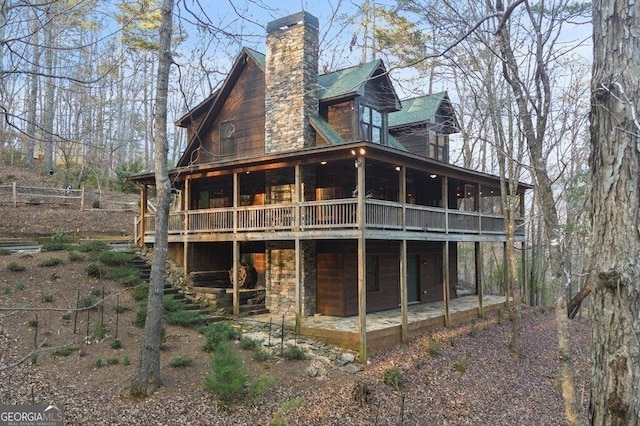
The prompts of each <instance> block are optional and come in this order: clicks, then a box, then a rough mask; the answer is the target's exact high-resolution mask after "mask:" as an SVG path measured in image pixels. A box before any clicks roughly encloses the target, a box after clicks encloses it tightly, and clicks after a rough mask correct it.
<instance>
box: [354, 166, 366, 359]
mask: <svg viewBox="0 0 640 426" xmlns="http://www.w3.org/2000/svg"><path fill="white" fill-rule="evenodd" d="M356 167H357V168H358V170H357V173H358V206H357V221H358V324H359V328H360V351H359V352H360V362H362V363H365V362H367V252H366V240H365V233H364V231H365V192H366V189H365V175H364V173H365V159H364V157H358V159H357V160H356Z"/></svg>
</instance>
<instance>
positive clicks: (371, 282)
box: [367, 254, 380, 293]
mask: <svg viewBox="0 0 640 426" xmlns="http://www.w3.org/2000/svg"><path fill="white" fill-rule="evenodd" d="M374 291H380V261H379V257H378V256H375V255H371V254H370V255H367V292H368V293H371V292H374Z"/></svg>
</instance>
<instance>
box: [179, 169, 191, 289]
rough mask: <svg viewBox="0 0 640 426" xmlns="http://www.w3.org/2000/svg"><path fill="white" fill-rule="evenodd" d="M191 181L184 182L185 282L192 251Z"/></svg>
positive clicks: (183, 252) (183, 251) (183, 269)
mask: <svg viewBox="0 0 640 426" xmlns="http://www.w3.org/2000/svg"><path fill="white" fill-rule="evenodd" d="M190 193H191V179H189V178H188V177H187V179H185V181H184V189H183V190H182V197H181V198H182V200H181V201H182V211H183V212H184V218H183V229H182V241H183V249H182V272H183V275H184V279H185V281H186V280H187V277H189V272H191V270H190V265H189V254H190V253H189V251H190V249H191V246H190V243H189V241H188V238H189V206H190V205H191V194H190Z"/></svg>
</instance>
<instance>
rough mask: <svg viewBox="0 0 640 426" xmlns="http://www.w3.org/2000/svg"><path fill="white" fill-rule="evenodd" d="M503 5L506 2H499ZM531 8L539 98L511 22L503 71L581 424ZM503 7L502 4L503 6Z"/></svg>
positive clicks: (539, 39)
mask: <svg viewBox="0 0 640 426" xmlns="http://www.w3.org/2000/svg"><path fill="white" fill-rule="evenodd" d="M497 4H499V5H500V6H501V5H502V2H497ZM525 7H526V8H527V12H528V14H529V16H530V20H531V23H532V25H533V27H534V28H533V29H534V31H533V34H534V36H535V37H536V44H535V49H536V50H535V52H534V55H535V63H536V69H535V81H534V84H535V86H534V87H535V90H536V93H537V95H538V97H537V98H536V99H534V100H532V99H531V98H530V97H529V93H528V92H527V88H528V87H527V86H526V85H525V84H524V82H525V81H526V79H527V77H523V75H522V74H521V71H520V68H519V66H520V65H519V62H518V59H517V58H516V55H515V53H514V50H513V47H512V46H511V36H510V33H509V27H508V24H507V25H502V26H501V27H500V30H499V31H498V33H497V42H498V45H499V48H500V53H501V56H502V61H503V75H504V77H505V80H506V81H507V83H508V84H509V86H510V87H511V88H512V90H513V93H514V98H515V101H516V105H517V108H518V113H519V118H520V126H521V129H522V133H523V135H524V137H525V139H526V143H527V148H528V150H529V156H530V158H531V163H532V171H533V174H534V178H535V179H534V180H535V182H536V190H537V195H538V197H539V202H540V210H541V214H542V218H543V221H544V229H545V241H544V242H545V244H546V246H547V247H549V250H548V258H547V264H548V265H549V271H550V274H549V275H550V278H551V283H552V285H553V289H554V291H555V293H556V319H557V321H558V324H557V327H558V329H557V335H558V362H559V367H560V381H561V384H560V387H561V391H562V398H563V403H564V414H565V420H566V422H567V424H568V425H572V426H573V425H575V426H577V425H578V423H579V419H580V415H579V405H578V404H577V399H576V393H575V382H574V375H573V362H572V355H571V342H570V339H569V333H568V324H567V322H568V319H567V317H566V314H565V312H566V305H565V306H560V303H561V301H564V300H565V297H564V294H565V283H566V281H565V273H564V266H565V261H566V258H565V256H566V253H565V251H564V250H563V248H562V245H561V244H560V238H561V236H562V235H561V234H560V232H559V229H560V222H559V220H558V211H557V208H556V200H555V198H554V194H553V188H552V184H553V182H552V180H551V178H550V177H549V172H548V168H547V164H546V161H545V160H546V158H545V155H544V154H543V148H544V140H545V136H546V133H547V120H548V118H549V111H550V105H551V98H552V93H551V85H550V78H549V74H548V71H549V69H548V67H549V66H550V65H549V63H547V62H545V57H544V51H543V48H544V40H543V38H544V37H543V34H542V32H541V29H540V27H539V26H537V24H536V22H537V21H536V20H535V19H534V17H533V15H532V11H531V8H530V6H529V5H528V3H525ZM498 9H499V8H498ZM529 102H532V103H533V104H535V112H536V113H535V114H534V113H533V112H532V111H530V109H529V108H530V104H529Z"/></svg>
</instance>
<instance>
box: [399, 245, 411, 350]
mask: <svg viewBox="0 0 640 426" xmlns="http://www.w3.org/2000/svg"><path fill="white" fill-rule="evenodd" d="M407 302H408V297H407V240H402V241H401V242H400V323H401V327H400V330H401V336H400V337H401V339H402V343H407V342H408V341H409V325H408V321H407V309H408V306H407V305H408V303H407Z"/></svg>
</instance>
